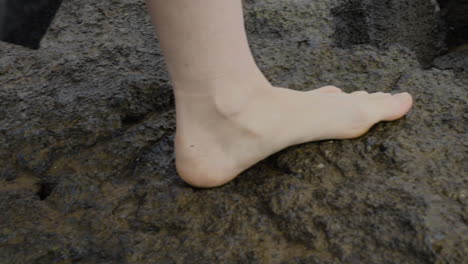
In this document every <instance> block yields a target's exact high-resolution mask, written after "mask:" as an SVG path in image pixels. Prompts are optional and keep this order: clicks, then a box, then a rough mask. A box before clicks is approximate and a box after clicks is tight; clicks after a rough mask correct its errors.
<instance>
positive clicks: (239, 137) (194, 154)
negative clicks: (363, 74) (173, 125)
mask: <svg viewBox="0 0 468 264" xmlns="http://www.w3.org/2000/svg"><path fill="white" fill-rule="evenodd" d="M176 103H177V133H176V141H175V152H176V153H175V154H176V166H177V171H178V173H179V175H180V176H181V177H182V179H183V180H185V181H186V182H187V183H189V184H191V185H193V186H196V187H216V186H220V185H223V184H225V183H227V182H229V181H230V180H232V179H233V178H235V177H236V176H237V175H238V174H239V173H241V172H242V171H244V170H245V169H247V168H249V167H250V166H252V165H253V164H255V163H257V162H258V161H260V160H262V159H264V158H265V157H267V156H269V155H271V154H273V153H275V152H277V151H279V150H281V149H283V148H286V147H288V146H291V145H295V144H300V143H304V142H309V141H314V140H323V139H346V138H355V137H359V136H361V135H363V134H364V133H366V132H367V131H368V130H369V128H370V127H371V126H372V125H374V124H375V123H377V122H379V121H392V120H395V119H398V118H400V117H402V116H404V115H405V114H406V113H407V112H408V111H409V109H410V108H411V106H412V98H411V96H410V95H409V94H408V93H401V94H396V95H391V94H387V93H374V94H368V93H367V92H363V91H360V92H355V93H350V94H348V93H344V92H341V90H340V89H338V88H336V87H332V86H327V87H323V88H320V89H316V90H312V91H308V92H300V91H294V90H290V89H285V88H277V87H272V86H269V85H262V86H261V87H258V88H257V89H254V90H253V91H252V92H250V93H249V96H248V98H247V99H245V98H242V99H241V100H237V99H232V96H231V95H230V96H221V97H220V96H217V97H216V98H213V97H197V96H194V97H190V96H187V97H184V96H183V95H180V96H177V94H176ZM236 106H238V107H236Z"/></svg>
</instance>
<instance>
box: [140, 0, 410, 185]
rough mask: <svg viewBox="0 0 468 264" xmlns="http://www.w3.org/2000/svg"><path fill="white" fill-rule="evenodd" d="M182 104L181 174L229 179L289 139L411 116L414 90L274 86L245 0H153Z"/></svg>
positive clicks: (214, 181)
mask: <svg viewBox="0 0 468 264" xmlns="http://www.w3.org/2000/svg"><path fill="white" fill-rule="evenodd" d="M147 4H148V8H149V11H150V14H151V17H152V21H153V23H154V25H155V27H156V33H157V35H158V39H159V41H160V44H161V47H162V50H163V53H164V57H165V59H166V62H167V66H168V70H169V74H170V76H171V81H172V84H173V88H174V94H175V101H176V123H177V129H176V135H175V156H176V167H177V172H178V174H179V176H180V177H181V178H182V179H183V180H184V181H185V182H187V183H188V184H190V185H192V186H194V187H201V188H210V187H216V186H221V185H223V184H225V183H227V182H229V181H231V180H232V179H234V178H235V177H236V176H238V175H239V174H240V173H241V172H242V171H244V170H246V169H247V168H249V167H251V166H252V165H254V164H255V163H257V162H258V161H260V160H262V159H264V158H266V157H267V156H269V155H271V154H273V153H275V152H277V151H279V150H281V149H284V148H286V147H288V146H292V145H296V144H301V143H305V142H310V141H316V140H324V139H349V138H355V137H359V136H361V135H363V134H365V133H366V132H367V131H368V130H369V128H370V127H371V126H373V125H374V124H375V123H377V122H380V121H393V120H396V119H399V118H401V117H403V116H404V115H405V114H406V113H407V112H408V111H409V109H410V108H411V106H412V97H411V95H409V94H408V93H399V94H394V95H392V94H388V93H373V94H369V93H367V92H365V91H358V92H353V93H345V92H343V91H341V89H339V88H337V87H334V86H325V87H322V88H318V89H315V90H311V91H307V92H302V91H294V90H291V89H286V88H280V87H274V86H273V85H271V84H270V83H269V82H268V80H267V79H266V78H265V77H264V75H263V74H262V72H261V71H260V70H259V68H258V67H257V65H256V63H255V61H254V59H253V57H252V53H251V51H250V48H249V45H248V42H247V36H246V32H245V28H244V21H243V13H242V12H243V11H242V2H241V0H199V1H194V0H147Z"/></svg>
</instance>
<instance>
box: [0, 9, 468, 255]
mask: <svg viewBox="0 0 468 264" xmlns="http://www.w3.org/2000/svg"><path fill="white" fill-rule="evenodd" d="M378 3H380V2H377V1H367V0H366V1H364V0H363V1H331V0H329V1H328V0H322V1H273V0H268V1H253V0H248V1H245V8H246V18H247V29H248V33H249V39H250V41H251V46H252V48H253V52H254V55H255V58H256V60H257V62H258V63H259V66H260V67H261V68H262V70H263V71H264V72H265V74H266V75H267V77H268V78H269V79H270V80H271V81H272V82H273V83H274V84H275V85H282V86H287V87H291V88H292V89H297V90H309V89H314V88H317V87H319V86H322V85H327V84H332V85H336V86H340V87H342V88H343V89H344V90H345V91H347V92H351V91H355V90H361V89H366V90H368V91H381V90H383V91H387V92H398V91H408V92H410V93H412V94H413V96H414V98H415V106H414V108H413V109H412V111H411V112H410V113H409V115H408V116H407V117H405V118H403V119H401V120H399V121H396V122H390V123H380V124H378V125H376V126H375V127H373V128H372V130H371V131H370V132H369V133H368V134H367V135H365V136H363V137H361V138H358V139H354V140H343V141H323V142H313V143H308V144H303V145H300V146H295V147H290V148H288V149H286V150H283V151H281V152H280V153H277V154H274V155H272V156H271V157H269V158H267V159H266V160H264V161H262V162H260V163H259V164H257V165H255V166H254V167H252V168H251V169H249V170H247V171H246V172H244V173H243V174H242V175H241V176H240V177H238V178H237V179H236V180H234V181H233V182H231V183H228V184H227V185H225V186H223V187H221V188H217V189H210V190H199V189H194V188H191V187H190V186H188V185H186V184H185V183H183V182H182V181H181V180H180V179H179V178H178V176H177V174H176V171H175V166H174V157H173V146H172V145H173V137H174V132H175V120H174V104H173V98H172V91H171V86H170V84H169V82H168V76H167V72H166V70H165V66H164V61H163V58H162V55H161V52H160V49H159V47H158V44H157V42H156V41H155V40H154V39H155V36H154V33H153V29H152V26H151V24H150V21H149V17H148V16H147V14H146V10H145V5H144V2H143V1H136V0H125V1H107V2H96V1H87V0H80V1H64V2H63V4H62V6H61V8H60V10H59V12H58V14H57V15H56V18H55V20H54V22H53V24H52V26H51V27H50V28H49V30H48V32H47V34H46V36H45V38H44V39H43V40H42V43H41V48H40V49H38V50H35V51H33V50H29V49H27V48H23V47H21V46H15V45H11V44H6V43H0V85H1V88H0V146H2V147H1V148H0V210H1V211H2V214H0V259H1V261H0V262H2V263H463V261H465V260H464V256H466V255H467V254H468V244H467V243H468V241H467V237H468V227H467V222H468V209H467V208H468V196H467V195H468V194H467V190H468V186H467V185H468V184H467V181H466V176H465V175H466V170H467V168H466V164H467V162H466V147H467V146H466V142H468V140H467V136H466V135H467V134H466V131H467V113H468V111H467V109H466V102H467V91H466V87H467V86H468V77H467V75H466V53H465V52H464V51H456V52H454V53H449V54H445V55H443V56H441V57H438V58H436V59H435V60H434V62H433V63H432V59H433V58H434V57H436V56H438V54H439V53H441V52H443V51H444V50H445V48H444V45H445V44H444V43H442V39H443V38H442V39H441V36H443V35H444V33H445V32H443V31H441V30H443V28H442V27H439V26H440V24H439V18H440V16H441V14H440V12H439V11H438V8H437V7H438V5H437V4H436V3H435V2H434V1H430V0H427V1H423V0H418V1H413V2H411V3H409V2H408V1H397V0H394V1H386V2H385V4H384V5H382V6H379V5H378ZM348 7H349V8H348ZM386 10H388V11H386ZM413 11H414V12H416V13H414V12H413ZM356 15H359V16H360V17H359V19H357V20H355V21H352V20H351V19H350V18H351V17H353V16H356Z"/></svg>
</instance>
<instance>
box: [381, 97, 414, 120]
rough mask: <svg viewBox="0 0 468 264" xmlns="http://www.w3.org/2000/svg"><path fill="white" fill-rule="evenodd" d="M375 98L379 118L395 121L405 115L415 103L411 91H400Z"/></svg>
mask: <svg viewBox="0 0 468 264" xmlns="http://www.w3.org/2000/svg"><path fill="white" fill-rule="evenodd" d="M375 99H376V100H374V103H373V104H374V107H375V109H376V111H375V113H376V114H377V115H379V116H378V117H377V119H378V120H382V121H393V120H396V119H399V118H401V117H403V116H404V115H405V114H406V113H408V111H409V110H410V108H411V106H412V105H413V98H412V97H411V95H410V94H409V93H399V94H395V95H393V96H379V97H377V98H375Z"/></svg>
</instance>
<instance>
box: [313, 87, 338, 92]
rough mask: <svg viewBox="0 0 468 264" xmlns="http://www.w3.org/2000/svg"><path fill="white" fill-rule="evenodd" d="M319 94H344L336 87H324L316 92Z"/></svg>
mask: <svg viewBox="0 0 468 264" xmlns="http://www.w3.org/2000/svg"><path fill="white" fill-rule="evenodd" d="M314 91H315V92H319V93H341V92H343V91H342V90H341V89H340V88H338V87H335V86H324V87H320V88H318V89H315V90H314Z"/></svg>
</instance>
